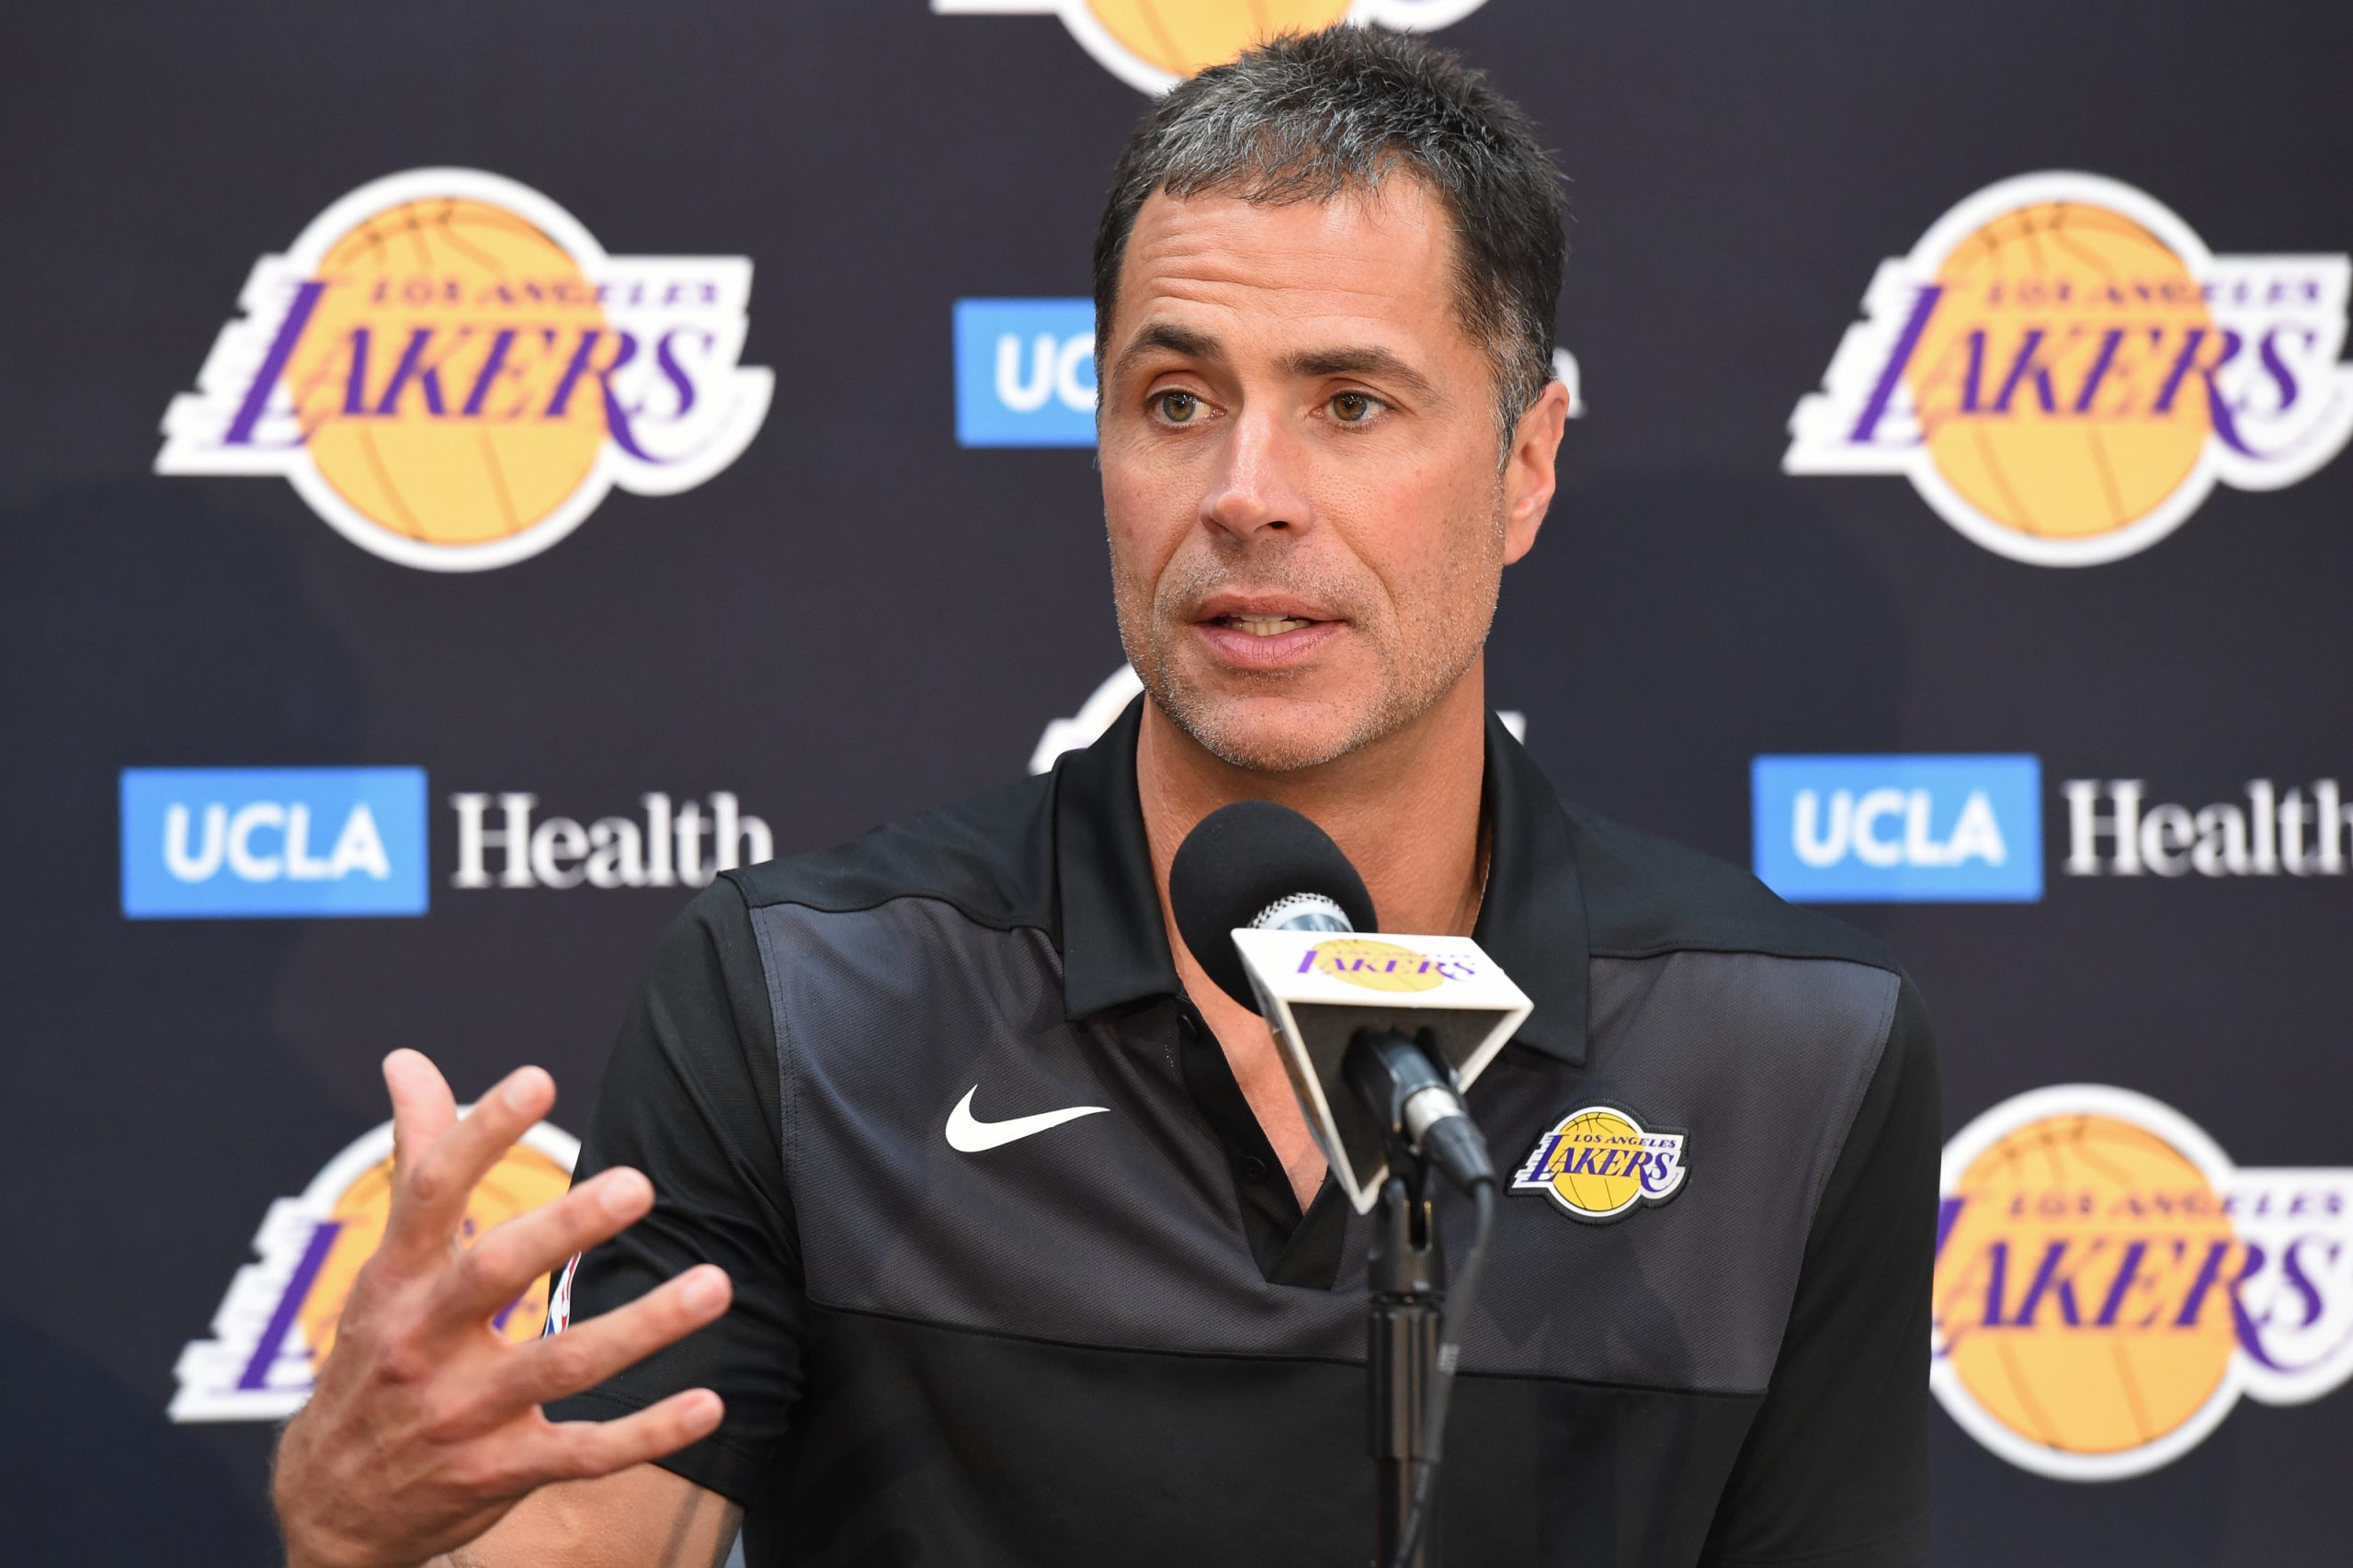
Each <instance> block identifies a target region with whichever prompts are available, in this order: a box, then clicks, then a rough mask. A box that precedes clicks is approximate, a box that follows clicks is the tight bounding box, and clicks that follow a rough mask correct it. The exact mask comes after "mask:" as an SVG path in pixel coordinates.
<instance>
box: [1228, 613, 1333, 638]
mask: <svg viewBox="0 0 2353 1568" xmlns="http://www.w3.org/2000/svg"><path fill="white" fill-rule="evenodd" d="M1316 624H1317V622H1315V621H1313V620H1308V619H1302V617H1299V616H1296V615H1221V616H1217V617H1214V618H1213V619H1211V625H1213V626H1230V627H1232V628H1233V630H1234V631H1246V632H1248V633H1249V634H1250V635H1251V636H1253V637H1279V636H1281V635H1282V634H1283V633H1284V632H1286V631H1298V630H1299V629H1300V628H1301V627H1302V626H1313V625H1316Z"/></svg>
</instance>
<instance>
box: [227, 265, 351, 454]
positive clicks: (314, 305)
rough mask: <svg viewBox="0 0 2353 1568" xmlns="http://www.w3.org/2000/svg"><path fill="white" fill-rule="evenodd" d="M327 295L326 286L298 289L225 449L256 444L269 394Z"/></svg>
mask: <svg viewBox="0 0 2353 1568" xmlns="http://www.w3.org/2000/svg"><path fill="white" fill-rule="evenodd" d="M326 291H327V286H326V285H325V284H324V283H319V282H315V281H314V282H310V283H304V284H301V285H299V286H298V287H297V288H296V289H295V290H294V302H293V303H292V304H291V305H290V306H288V307H287V311H286V319H285V320H284V321H282V322H280V323H278V335H277V336H276V337H273V338H271V339H270V340H269V352H268V353H267V354H265V355H263V356H262V361H261V369H258V370H256V371H255V372H254V379H253V384H252V385H250V386H248V387H246V388H245V399H244V402H243V403H239V404H238V405H237V416H236V417H235V418H233V419H232V420H230V421H229V430H228V433H227V434H226V435H225V436H223V437H222V438H221V444H222V446H225V447H250V446H252V445H253V444H254V426H256V425H258V424H260V423H261V416H262V413H263V411H264V410H265V409H267V407H268V406H269V394H270V393H271V392H274V391H276V390H277V387H278V377H280V376H282V375H284V374H285V373H286V362H287V361H288V360H289V359H291V358H294V346H295V344H297V343H299V342H301V338H302V329H303V328H305V327H307V326H309V325H310V324H311V312H313V311H315V310H317V309H318V308H319V296H320V295H322V294H324V293H325V292H326Z"/></svg>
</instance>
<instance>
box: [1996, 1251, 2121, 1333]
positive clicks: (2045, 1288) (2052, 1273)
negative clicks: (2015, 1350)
mask: <svg viewBox="0 0 2353 1568" xmlns="http://www.w3.org/2000/svg"><path fill="white" fill-rule="evenodd" d="M2105 1244H2106V1243H2105V1242H2099V1241H2095V1242H2093V1243H2092V1244H2090V1245H2089V1247H2087V1248H2086V1249H2084V1251H2083V1252H2082V1254H2081V1255H2080V1256H2081V1257H2088V1256H2090V1255H2091V1254H2092V1253H2096V1252H2097V1251H2099V1249H2100V1248H2101V1247H2102V1246H2104V1245H2105ZM2067 1253H2068V1247H2067V1244H2066V1242H2064V1241H2055V1242H2052V1244H2050V1245H2049V1246H2048V1247H2046V1248H2044V1249H2043V1254H2042V1267H2040V1268H2038V1269H2036V1270H2035V1271H2034V1278H2033V1279H2032V1281H2030V1282H2029V1284H2028V1286H2027V1288H2026V1295H2025V1297H2024V1298H2023V1299H2022V1300H2021V1301H2019V1302H2018V1316H2017V1317H2016V1318H2014V1319H2012V1320H2011V1321H2012V1324H2013V1325H2014V1326H2016V1327H2018V1328H2032V1327H2033V1326H2034V1314H2035V1312H2036V1311H2037V1309H2039V1308H2040V1306H2041V1305H2042V1298H2043V1297H2045V1296H2046V1295H2047V1296H2049V1297H2051V1298H2052V1300H2053V1301H2057V1302H2058V1303H2059V1318H2060V1321H2061V1322H2063V1323H2064V1324H2066V1325H2067V1326H2068V1327H2069V1328H2080V1327H2082V1326H2083V1322H2084V1314H2083V1313H2082V1312H2080V1311H2078V1310H2077V1309H2076V1306H2075V1270H2074V1269H2069V1270H2067V1271H2066V1272H2061V1270H2060V1267H2059V1266H2060V1265H2061V1264H2062V1263H2063V1262H2065V1261H2066V1259H2067ZM2080 1267H2083V1265H2082V1263H2081V1262H2080V1261H2078V1262H2077V1263H2076V1264H2075V1268H2080Z"/></svg>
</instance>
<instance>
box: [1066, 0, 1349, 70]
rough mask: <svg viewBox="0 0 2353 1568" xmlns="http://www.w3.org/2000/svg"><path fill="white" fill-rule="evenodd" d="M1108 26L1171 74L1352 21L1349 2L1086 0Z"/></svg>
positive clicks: (1128, 48) (1123, 41) (1134, 52)
mask: <svg viewBox="0 0 2353 1568" xmlns="http://www.w3.org/2000/svg"><path fill="white" fill-rule="evenodd" d="M1085 3H1086V8H1087V10H1088V11H1089V12H1090V13H1092V14H1093V16H1094V17H1095V19H1096V21H1097V22H1098V23H1100V24H1101V26H1102V28H1103V30H1104V31H1105V32H1107V33H1108V34H1110V36H1111V38H1112V40H1113V41H1115V42H1117V43H1118V44H1119V45H1120V47H1121V48H1123V49H1125V50H1126V51H1128V52H1129V53H1131V54H1132V55H1134V56H1135V57H1136V58H1137V59H1139V60H1142V61H1144V62H1148V63H1150V64H1151V65H1153V66H1154V67H1155V68H1157V69H1159V70H1162V71H1165V72H1167V73H1168V74H1170V75H1172V76H1190V75H1191V74H1194V73H1195V72H1197V71H1199V70H1201V69H1203V68H1204V67H1207V66H1211V65H1219V64H1222V63H1223V62H1226V61H1229V60H1231V59H1233V57H1234V56H1235V55H1237V54H1239V53H1241V52H1242V51H1244V50H1245V49H1247V48H1249V47H1250V46H1251V45H1252V44H1254V43H1256V42H1257V41H1258V40H1260V39H1263V38H1267V37H1268V36H1270V35H1272V34H1274V33H1279V32H1290V31H1300V32H1312V31H1314V30H1315V29H1317V28H1327V27H1330V26H1331V25H1332V24H1333V23H1335V22H1338V21H1344V20H1346V19H1347V15H1348V10H1349V0H1085Z"/></svg>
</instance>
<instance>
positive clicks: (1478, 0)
mask: <svg viewBox="0 0 2353 1568" xmlns="http://www.w3.org/2000/svg"><path fill="white" fill-rule="evenodd" d="M1486 3H1487V0H931V8H932V10H933V11H934V12H935V13H937V14H938V15H940V16H965V17H974V16H998V17H1006V16H1043V17H1061V18H1062V22H1063V26H1064V27H1066V28H1069V29H1070V32H1071V36H1072V37H1073V38H1075V39H1076V40H1078V41H1079V42H1080V43H1081V44H1082V45H1084V46H1085V48H1086V52H1087V53H1089V54H1091V55H1093V56H1094V57H1095V58H1096V59H1097V61H1098V62H1101V63H1102V65H1103V66H1104V68H1105V69H1106V70H1108V71H1109V72H1110V73H1111V74H1113V75H1115V76H1117V77H1119V78H1120V80H1121V81H1122V82H1125V83H1127V84H1128V85H1131V86H1133V87H1137V88H1140V89H1142V91H1144V92H1147V93H1165V92H1166V91H1167V90H1168V89H1169V88H1170V87H1173V86H1175V85H1176V84H1177V83H1178V82H1181V81H1183V80H1184V79H1185V78H1186V77H1188V76H1189V75H1191V74H1193V73H1194V72H1196V71H1199V70H1200V69H1202V68H1203V67H1204V66H1209V65H1216V64H1220V63H1222V62H1225V61H1228V60H1231V59H1233V57H1234V56H1235V55H1237V54H1239V53H1241V52H1242V51H1244V50H1245V49H1247V48H1248V47H1249V46H1250V45H1251V44H1253V43H1256V42H1257V41H1258V40H1260V39H1263V38H1267V37H1270V36H1272V35H1273V34H1275V33H1279V32H1291V31H1297V32H1313V31H1314V30H1315V29H1317V28H1328V27H1330V26H1331V25H1332V24H1334V23H1335V22H1347V21H1355V22H1376V23H1379V24H1380V25H1381V26H1382V27H1385V28H1394V29H1395V30H1397V31H1399V32H1431V31H1435V30H1436V29H1437V28H1442V27H1445V26H1447V25H1449V23H1452V22H1458V21H1461V19H1462V18H1463V17H1467V16H1469V15H1470V14H1471V13H1472V12H1473V11H1475V10H1477V9H1478V8H1479V7H1480V6H1483V5H1485V4H1486Z"/></svg>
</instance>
